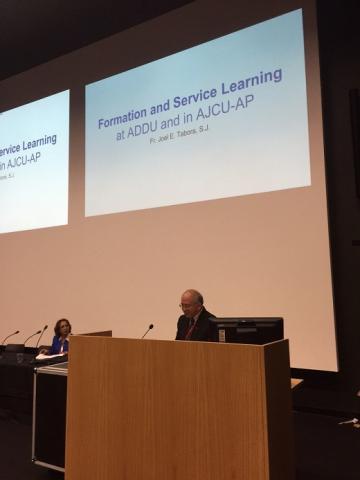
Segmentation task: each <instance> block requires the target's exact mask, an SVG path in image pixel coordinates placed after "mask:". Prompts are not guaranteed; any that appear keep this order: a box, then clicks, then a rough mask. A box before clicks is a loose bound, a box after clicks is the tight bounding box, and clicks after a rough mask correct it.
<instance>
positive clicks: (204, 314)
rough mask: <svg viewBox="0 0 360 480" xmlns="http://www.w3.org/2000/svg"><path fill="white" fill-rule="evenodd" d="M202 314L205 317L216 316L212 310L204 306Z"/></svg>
mask: <svg viewBox="0 0 360 480" xmlns="http://www.w3.org/2000/svg"><path fill="white" fill-rule="evenodd" d="M200 316H202V317H203V318H215V315H214V314H213V313H211V312H209V311H208V310H206V308H205V307H204V308H203V310H202V312H201V314H200Z"/></svg>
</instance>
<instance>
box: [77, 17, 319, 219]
mask: <svg viewBox="0 0 360 480" xmlns="http://www.w3.org/2000/svg"><path fill="white" fill-rule="evenodd" d="M279 69H281V73H282V78H281V81H278V82H275V81H268V82H267V83H263V84H259V85H255V86H252V87H251V86H249V87H248V88H245V89H242V90H236V91H235V92H233V93H229V94H222V89H221V85H222V83H224V85H225V87H226V88H227V89H228V87H229V84H230V83H232V82H235V83H237V82H238V81H239V80H243V79H246V78H248V77H252V76H254V75H257V74H259V73H260V72H261V71H262V72H268V71H271V72H274V71H275V70H279ZM212 88H215V89H216V91H217V94H216V97H215V98H210V99H208V100H203V101H198V102H197V103H192V104H191V105H185V106H181V107H179V108H175V106H174V103H173V99H174V97H176V96H180V97H185V96H188V95H191V94H196V93H198V92H199V91H200V90H201V89H202V90H210V89H212ZM246 96H250V97H246ZM239 98H240V102H241V103H242V105H243V106H244V105H245V106H244V107H243V106H240V108H238V109H235V108H232V109H231V110H230V112H229V113H221V114H219V115H217V116H213V115H211V116H210V117H209V118H206V119H203V118H201V119H199V120H196V117H197V116H198V114H199V109H200V108H201V109H202V111H203V113H204V112H206V113H207V112H208V109H209V106H210V107H211V106H213V105H214V104H217V105H219V106H215V109H216V111H219V110H220V109H221V105H222V104H223V106H224V107H225V109H226V108H227V102H228V100H229V101H230V104H231V105H232V106H234V105H237V103H238V102H239ZM249 99H252V101H251V102H249V103H248V104H247V105H246V101H247V100H249ZM168 100H169V109H168V110H166V111H163V112H161V113H157V114H154V115H151V113H150V111H151V107H152V106H156V105H159V104H161V105H164V104H166V102H167V101H168ZM142 109H144V110H145V111H146V117H143V118H140V119H138V120H133V121H129V122H126V123H123V124H122V125H115V126H111V127H108V128H104V127H103V126H102V127H101V128H99V120H100V119H103V120H109V119H111V118H113V117H116V116H118V115H121V116H122V115H125V114H127V113H128V112H129V111H131V110H138V111H140V110H142ZM189 114H190V115H192V121H190V122H187V123H184V115H189ZM188 118H189V117H188ZM176 119H178V120H176ZM164 120H166V121H169V122H170V123H171V122H173V123H174V120H175V123H176V121H178V122H179V125H172V126H171V125H170V126H169V127H168V128H164V129H162V128H160V125H161V122H162V121H164ZM156 122H157V123H156ZM143 123H145V124H146V125H145V127H144V128H149V126H150V128H151V127H154V126H155V123H156V127H157V128H156V131H155V132H152V131H151V132H149V133H142V134H139V135H134V131H135V130H136V128H138V129H141V128H142V127H141V125H142V124H143ZM136 125H139V127H135V126H136ZM201 126H202V128H203V129H204V131H203V132H200V130H201V128H200V127H201ZM184 130H185V131H186V132H187V133H188V134H186V135H181V133H178V132H183V131H184ZM189 132H192V133H189ZM119 136H120V138H121V139H119ZM310 183H311V178H310V159H309V141H308V119H307V97H306V78H305V60H304V41H303V25H302V11H301V10H296V11H293V12H290V13H288V14H285V15H281V16H279V17H276V18H273V19H270V20H268V21H265V22H262V23H260V24H257V25H254V26H252V27H249V28H246V29H243V30H240V31H238V32H235V33H232V34H229V35H226V36H224V37H221V38H219V39H216V40H213V41H210V42H207V43H205V44H202V45H199V46H196V47H193V48H191V49H189V50H185V51H183V52H180V53H177V54H174V55H171V56H169V57H166V58H163V59H161V60H158V61H155V62H152V63H149V64H146V65H143V66H141V67H138V68H135V69H133V70H130V71H127V72H124V73H121V74H119V75H115V76H113V77H110V78H107V79H105V80H101V81H99V82H96V83H93V84H90V85H88V86H87V87H86V215H98V214H104V213H113V212H122V211H130V210H137V209H144V208H153V207H159V206H165V205H174V204H181V203H187V202H196V201H202V200H210V199H216V198H224V197H233V196H239V195H246V194H255V193H260V192H269V191H275V190H281V189H288V188H296V187H305V186H309V185H310Z"/></svg>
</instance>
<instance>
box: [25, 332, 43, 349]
mask: <svg viewBox="0 0 360 480" xmlns="http://www.w3.org/2000/svg"><path fill="white" fill-rule="evenodd" d="M39 333H41V330H38V331H37V332H35V333H33V334H32V335H30V337H28V338H27V339H26V340H25V342H24V346H25V344H26V342H27V341H28V340H30V338H32V337H35V335H39Z"/></svg>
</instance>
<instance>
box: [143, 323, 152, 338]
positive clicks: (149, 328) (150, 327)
mask: <svg viewBox="0 0 360 480" xmlns="http://www.w3.org/2000/svg"><path fill="white" fill-rule="evenodd" d="M152 328H154V325H153V324H152V323H150V325H149V327H148V329H147V330H146V332H145V333H144V335H143V336H142V337H141V339H140V340H142V339H143V338H144V337H145V335H147V334H148V333H149V331H150V330H151V329H152Z"/></svg>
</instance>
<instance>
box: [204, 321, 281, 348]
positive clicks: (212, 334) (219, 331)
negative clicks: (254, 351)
mask: <svg viewBox="0 0 360 480" xmlns="http://www.w3.org/2000/svg"><path fill="white" fill-rule="evenodd" d="M209 320H210V327H209V340H210V341H211V342H224V343H251V344H254V345H263V344H265V343H270V342H275V341H276V340H281V339H282V338H284V322H283V319H282V318H274V317H263V318H261V317H256V318H255V317H238V318H210V319H209Z"/></svg>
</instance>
